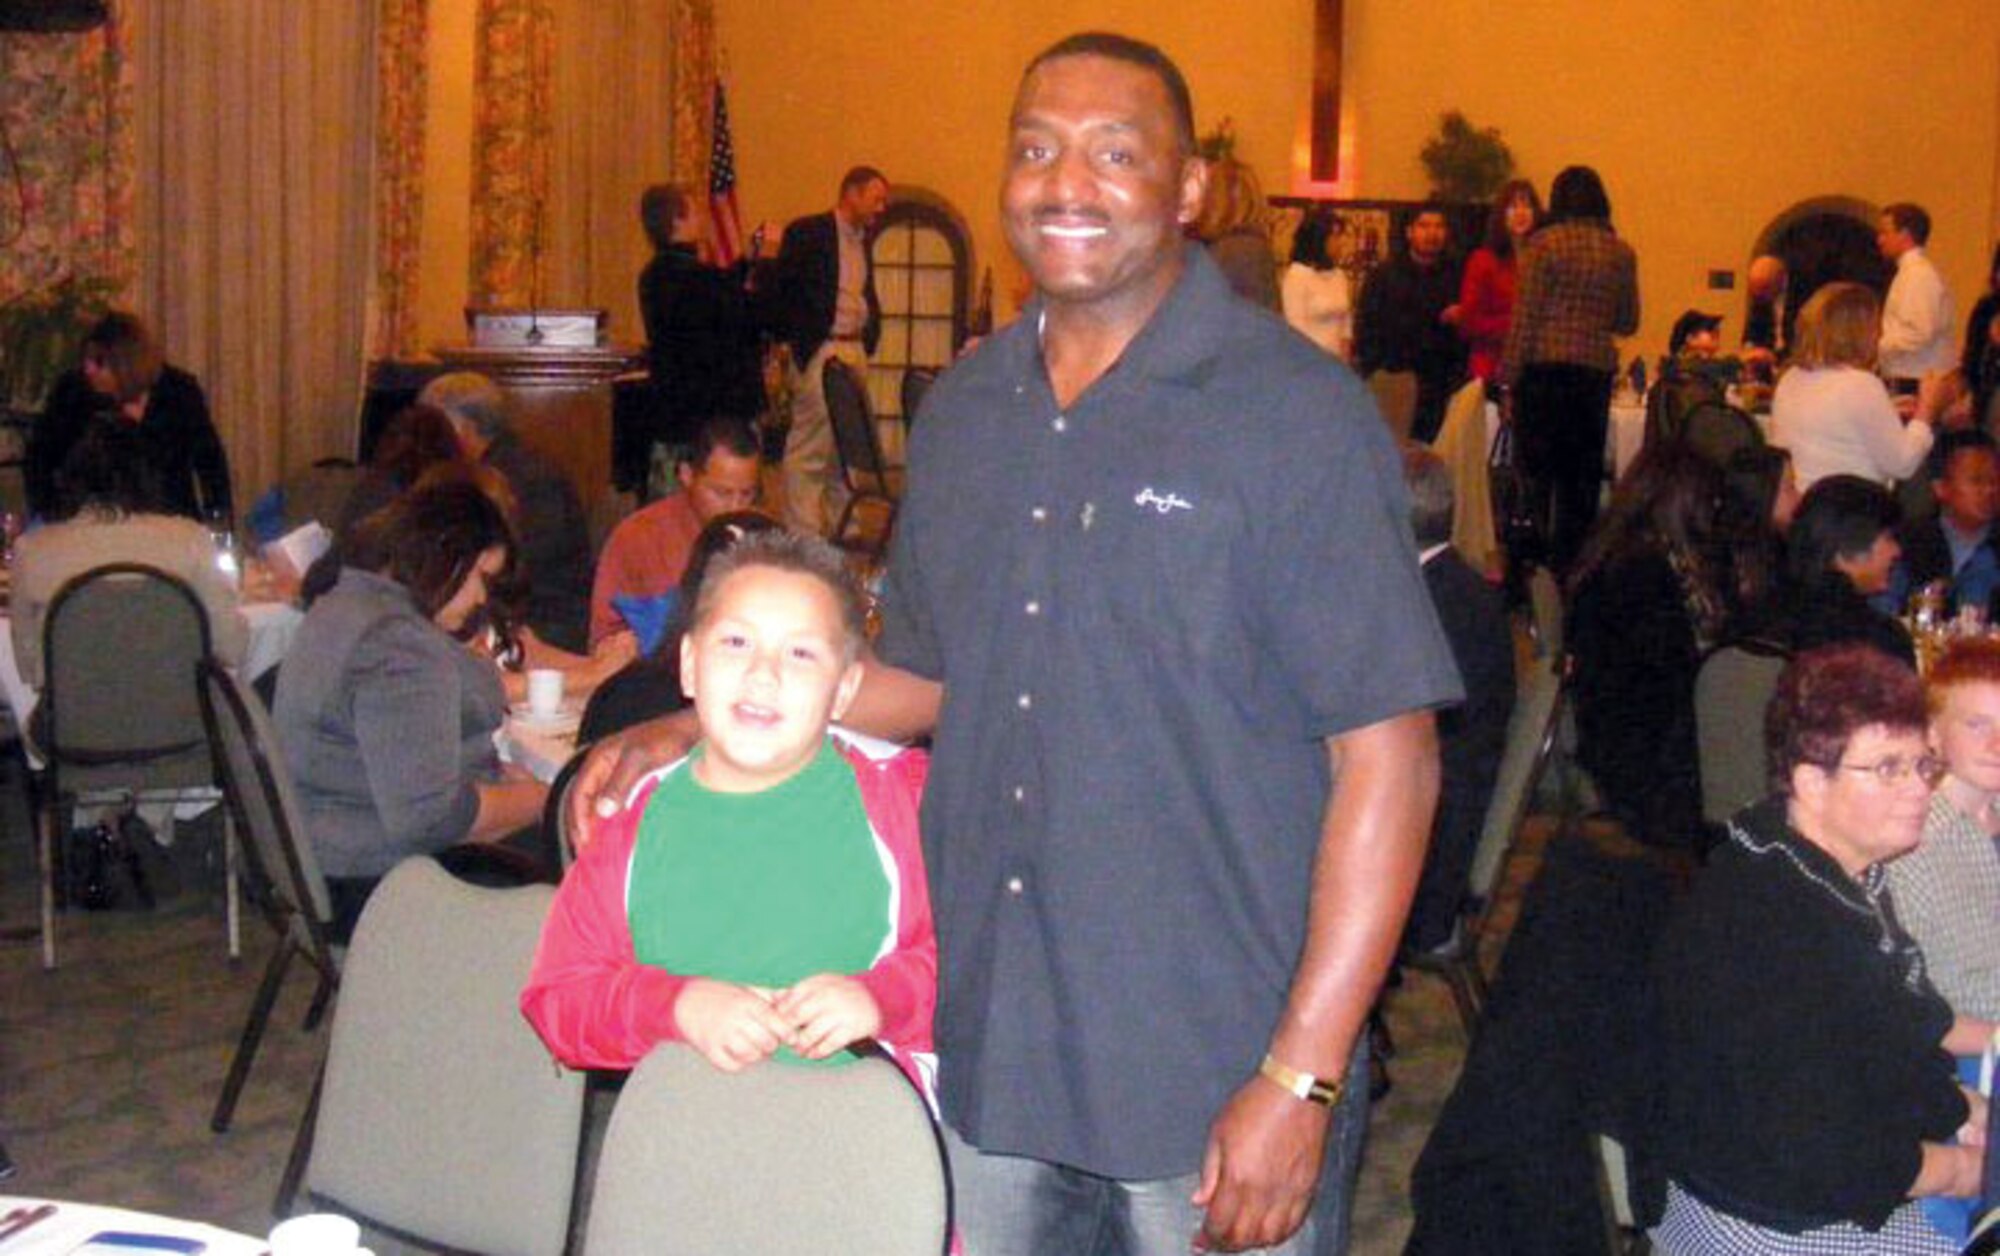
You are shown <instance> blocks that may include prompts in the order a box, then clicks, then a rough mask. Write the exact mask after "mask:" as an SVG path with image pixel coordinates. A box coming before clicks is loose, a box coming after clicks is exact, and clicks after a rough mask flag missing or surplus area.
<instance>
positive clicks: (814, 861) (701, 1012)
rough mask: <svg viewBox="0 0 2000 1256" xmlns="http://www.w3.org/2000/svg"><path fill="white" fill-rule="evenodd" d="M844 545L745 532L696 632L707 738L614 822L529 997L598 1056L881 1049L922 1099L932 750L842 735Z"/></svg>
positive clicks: (855, 628) (930, 953)
mask: <svg viewBox="0 0 2000 1256" xmlns="http://www.w3.org/2000/svg"><path fill="white" fill-rule="evenodd" d="M862 624H863V609H862V601H861V593H860V590H859V589H858V588H856V587H855V585H854V582H853V580H852V578H851V577H850V576H849V575H848V574H847V571H846V569H845V566H844V563H843V560H842V558H841V556H840V554H839V552H838V551H836V550H834V549H833V548H832V547H831V546H828V545H827V544H825V543H824V542H822V541H819V540H817V539H816V538H807V537H801V536H797V535H794V534H791V533H785V532H769V533H762V534H759V535H754V536H749V537H746V538H744V539H743V540H742V541H740V542H738V543H737V544H736V545H734V546H732V547H731V548H730V549H728V550H727V551H725V552H724V553H723V554H721V555H720V556H718V557H717V558H716V559H715V561H714V562H713V564H712V565H711V566H710V567H709V569H708V573H707V576H706V578H705V579H704V580H703V582H702V585H701V592H700V595H699V597H698V599H697V601H696V603H695V607H694V613H693V617H692V621H691V623H690V626H689V629H688V632H687V634H686V635H685V636H684V637H683V638H682V641H681V646H680V650H681V684H682V687H683V688H684V690H685V692H686V693H687V695H688V696H689V698H691V699H692V700H693V702H694V707H695V713H696V716H697V717H698V720H699V723H700V727H701V740H700V741H699V742H698V743H697V744H696V746H695V748H694V749H693V750H692V751H691V752H690V753H689V754H688V756H687V757H686V758H685V759H683V760H681V761H680V762H679V763H676V764H673V765H671V766H669V767H667V768H663V769H661V770H660V771H658V772H655V773H654V774H652V775H651V776H648V777H647V778H645V780H643V781H642V782H641V783H640V785H639V786H638V788H637V789H635V790H634V791H633V793H632V795H631V796H630V797H629V798H628V799H627V800H626V803H625V806H624V807H623V808H622V809H621V810H620V811H619V812H618V813H617V814H616V815H614V816H611V817H608V818H606V819H604V820H603V821H601V822H600V824H599V825H598V828H597V835H596V837H595V840H593V841H592V842H591V844H590V845H589V847H587V848H586V849H585V850H584V852H583V854H582V855H581V856H580V857H579V858H578V860H577V863H576V865H575V866H574V867H572V868H571V869H570V871H569V874H568V876H567V877H565V878H564V881H563V885H562V888H561V890H560V891H559V892H558V893H557V896H556V901H555V906H554V908H553V909H552V910H551V912H550V915H549V919H548V922H547V924H546V925H545V926H544V927H543V932H542V940H541V945H540V947H539V948H538V950H537V952H536V955H535V963H534V968H533V971H532V972H531V973H530V974H529V978H528V985H527V988H526V989H525V990H523V991H522V994H521V1009H522V1011H523V1012H524V1013H525V1014H526V1015H527V1017H528V1019H529V1021H530V1022H532V1023H533V1024H534V1026H535V1029H536V1031H537V1032H539V1033H540V1034H541V1036H542V1039H543V1041H544V1042H546V1043H547V1044H548V1045H549V1048H550V1049H551V1050H552V1051H554V1052H555V1054H556V1055H557V1056H558V1057H559V1058H560V1059H562V1060H563V1061H564V1062H565V1063H567V1064H570V1065H572V1066H575V1067H580V1068H631V1067H633V1066H634V1065H636V1064H637V1063H638V1062H639V1060H640V1059H642V1058H643V1057H644V1056H645V1055H646V1053H647V1052H648V1051H649V1050H651V1049H652V1047H653V1046H654V1045H655V1044H656V1043H660V1042H685V1043H687V1044H688V1045H690V1046H691V1047H693V1048H694V1049H695V1050H697V1051H699V1052H700V1053H701V1054H702V1055H703V1056H704V1057H705V1058H706V1059H707V1060H708V1061H709V1062H710V1063H712V1064H714V1065H715V1066H716V1067H717V1068H719V1069H722V1070H724V1071H726V1072H735V1071H738V1070H740V1069H744V1068H748V1067H751V1066H752V1065H755V1064H757V1063H759V1062H761V1061H763V1060H766V1059H769V1058H770V1057H771V1056H773V1055H782V1056H786V1057H788V1058H792V1059H797V1060H803V1061H808V1062H824V1061H834V1060H838V1059H841V1058H846V1055H847V1051H848V1049H849V1048H850V1047H853V1046H855V1045H856V1044H859V1043H864V1042H866V1041H868V1040H871V1039H872V1040H874V1041H876V1042H878V1043H879V1044H880V1045H881V1046H883V1047H884V1048H885V1049H887V1050H888V1051H889V1053H890V1054H891V1055H892V1056H894V1057H895V1059H896V1060H897V1062H898V1063H899V1064H900V1065H902V1067H903V1068H904V1071H905V1072H907V1073H909V1074H910V1075H911V1076H912V1077H913V1078H915V1079H916V1080H918V1082H919V1084H920V1085H921V1086H922V1087H923V1089H924V1090H925V1092H926V1093H928V1092H929V1086H928V1085H927V1084H926V1083H927V1080H928V1073H929V1072H930V1059H931V1054H930V1053H931V1050H932V1045H931V1012H932V1008H933V1005H934V1004H935V1002H936V998H937V942H936V938H935V935H934V934H933V932H932V928H931V913H930V897H929V893H928V890H927V889H926V886H925V882H924V871H923V859H922V854H921V852H920V850H919V847H918V838H917V801H918V796H919V793H920V791H921V788H922V783H923V778H924V774H925V771H926V768H927V766H928V764H927V760H926V759H925V757H924V756H923V754H922V753H921V752H918V751H908V750H899V749H898V748H896V747H893V746H887V745H883V744H881V743H875V744H874V745H873V746H872V747H867V748H864V745H863V744H862V742H861V741H860V740H859V739H849V738H847V737H845V736H844V735H842V736H830V735H829V733H828V725H829V723H830V722H831V721H833V720H835V719H838V718H839V716H840V715H841V713H842V712H843V711H845V709H846V707H847V704H848V703H849V702H850V701H851V700H852V699H853V696H854V692H855V690H856V688H858V687H859V685H860V679H861V668H860V665H859V663H858V662H857V661H856V659H857V656H858V654H859V652H860V649H861V645H862V638H863V631H862Z"/></svg>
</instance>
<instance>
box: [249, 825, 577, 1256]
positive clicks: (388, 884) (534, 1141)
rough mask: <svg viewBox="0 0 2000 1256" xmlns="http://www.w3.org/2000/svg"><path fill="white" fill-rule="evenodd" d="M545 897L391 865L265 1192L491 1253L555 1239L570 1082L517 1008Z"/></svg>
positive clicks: (372, 898)
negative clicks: (281, 1176) (284, 1155)
mask: <svg viewBox="0 0 2000 1256" xmlns="http://www.w3.org/2000/svg"><path fill="white" fill-rule="evenodd" d="M554 894H555V891H554V890H553V889H552V888H551V887H549V886H546V885H529V886H521V887H518V888H514V889H489V888H485V887H482V886H475V885H468V884H466V883H465V882H463V881H459V880H457V879H456V878H454V877H452V876H451V875H450V874H449V873H447V872H445V871H444V869H443V868H442V867H440V866H439V865H438V863H437V862H436V861H435V860H433V859H430V858H427V857H417V858H412V859H406V860H404V861H403V862H402V863H400V864H398V865H397V866H396V867H395V868H394V869H392V870H391V871H390V873H389V875H388V876H387V877H385V878H383V880H382V883H381V884H380V885H379V886H377V887H376V889H375V892H374V893H373V894H371V895H369V897H368V905H367V906H366V907H365V908H363V909H362V912H361V919H360V921H359V922H358V923H357V924H356V926H355V930H354V940H353V942H352V944H351V945H350V946H349V947H348V949H347V956H346V959H345V961H344V963H343V964H342V967H341V983H340V1002H339V1004H338V1005H337V1006H336V1007H335V1008H334V1013H333V1030H332V1033H331V1034H330V1035H329V1039H330V1040H329V1042H328V1044H327V1055H326V1062H325V1064H324V1065H323V1066H322V1069H321V1072H320V1079H319V1083H318V1086H317V1087H316V1088H315V1092H314V1099H313V1103H312V1105H311V1106H310V1107H309V1109H308V1111H307V1115H306V1120H305V1122H304V1123H303V1124H302V1125H301V1127H300V1131H299V1141H298V1143H297V1144H296V1145H295V1146H294V1149H293V1157H292V1161H293V1163H292V1165H291V1166H288V1168H287V1171H286V1180H285V1181H284V1182H283V1183H282V1184H281V1185H280V1187H279V1197H278V1201H277V1207H276V1211H277V1213H278V1215H279V1216H286V1215H289V1214H290V1212H291V1207H292V1203H293V1198H294V1187H295V1185H296V1182H297V1178H296V1176H295V1175H296V1173H297V1172H298V1170H297V1166H298V1165H299V1164H300V1163H303V1164H304V1174H303V1175H304V1186H305V1190H306V1192H307V1193H308V1194H309V1195H310V1196H311V1197H312V1198H313V1199H314V1200H315V1201H317V1202H318V1203H319V1204H321V1205H322V1206H325V1207H330V1208H333V1209H335V1210H337V1211H342V1212H347V1213H349V1214H351V1215H352V1216H353V1217H354V1218H355V1219H356V1220H358V1221H361V1222H363V1223H364V1224H367V1225H371V1226H374V1227H377V1228H379V1229H382V1230H385V1231H388V1232H390V1233H392V1234H397V1235H402V1236H406V1237H409V1238H414V1239H416V1240H418V1241H420V1242H422V1243H424V1244H427V1245H430V1246H436V1247H442V1248H446V1249H449V1250H454V1251H468V1252H486V1253H491V1254H492V1256H559V1254H560V1253H561V1252H562V1251H563V1250H564V1248H565V1245H566V1243H567V1240H568V1235H569V1227H570V1212H571V1203H572V1201H573V1200H574V1198H575V1188H576V1173H577V1152H578V1148H579V1146H580V1142H581V1137H582V1130H583V1091H584V1075H583V1074H582V1073H580V1072H577V1071H574V1070H571V1069H565V1068H560V1067H557V1066H556V1065H555V1064H554V1063H553V1062H552V1061H551V1060H550V1058H549V1053H548V1050H547V1048H545V1047H544V1046H543V1045H542V1042H541V1039H539V1038H537V1037H536V1036H535V1031H534V1030H533V1029H532V1028H530V1027H529V1025H528V1022H527V1021H526V1020H525V1019H523V1018H522V1016H521V1012H520V1007H519V1002H518V1001H519V998H520V993H521V987H522V985H523V984H525V983H526V981H527V978H528V967H529V964H530V962H531V960H532V959H533V957H534V951H535V945H536V943H537V941H538V940H539V939H540V937H541V931H542V921H543V918H544V917H546V916H547V915H548V910H549V904H550V902H551V901H552V899H553V897H554Z"/></svg>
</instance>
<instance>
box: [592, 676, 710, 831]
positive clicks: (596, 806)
mask: <svg viewBox="0 0 2000 1256" xmlns="http://www.w3.org/2000/svg"><path fill="white" fill-rule="evenodd" d="M700 735H701V730H700V728H699V727H698V726H697V725H696V724H695V722H694V712H693V711H692V710H687V711H682V712H677V713H676V714H673V715H668V716H663V717H661V718H660V719H657V720H649V721H647V722H646V723H644V724H639V725H635V726H634V727H632V728H628V729H626V730H625V731H624V732H622V733H619V734H617V735H616V736H612V737H606V738H605V739H604V740H603V741H600V742H598V743H597V744H596V745H594V746H592V747H591V748H590V757H589V758H587V759H585V760H584V761H583V766H582V767H580V768H578V769H577V770H576V776H575V777H574V778H572V779H571V781H570V790H569V807H568V811H569V814H568V816H567V817H565V819H566V823H567V827H568V829H569V833H570V841H571V842H573V843H574V844H575V846H576V848H577V850H578V851H579V852H580V851H582V850H583V848H584V847H586V846H588V845H590V839H591V838H592V837H593V836H595V829H596V824H597V820H598V818H599V817H601V816H608V815H611V814H613V813H615V812H616V811H617V810H618V808H619V805H620V804H622V803H623V802H624V801H625V798H626V796H627V795H629V794H630V793H631V792H632V787H633V786H634V785H637V784H638V783H639V778H640V777H642V776H644V775H646V773H648V772H650V771H652V770H653V769H654V768H657V767H661V766H663V765H665V764H668V763H672V762H673V761H674V760H675V759H678V758H680V757H681V756H682V755H684V754H686V753H687V752H688V750H689V749H690V748H691V747H692V746H693V745H694V743H695V741H696V739H697V738H698V737H700Z"/></svg>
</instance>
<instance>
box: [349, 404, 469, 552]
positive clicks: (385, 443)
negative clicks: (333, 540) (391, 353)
mask: <svg viewBox="0 0 2000 1256" xmlns="http://www.w3.org/2000/svg"><path fill="white" fill-rule="evenodd" d="M458 460H459V448H458V437H457V436H455V435H453V434H452V430H451V418H450V416H449V415H447V414H445V412H444V411H442V410H440V409H438V408H437V407H436V406H427V405H424V404H422V403H421V402H420V403H418V404H416V405H411V406H405V407H403V409H401V410H398V411H397V412H396V415H395V417H394V418H392V419H390V420H389V423H388V425H387V426H386V427H384V428H383V429H382V435H381V437H380V438H379V439H377V440H376V442H375V450H374V453H373V454H372V455H371V456H370V458H369V459H368V470H367V471H366V472H365V473H363V475H362V477H361V481H360V483H358V484H356V485H355V486H354V491H353V492H352V493H349V494H348V496H347V501H346V503H345V504H344V505H343V506H342V507H341V510H340V518H339V520H338V522H337V523H336V524H335V526H334V528H333V532H334V535H336V536H345V535H347V534H348V533H349V532H352V531H353V530H354V526H355V525H356V524H358V523H360V522H361V521H362V520H363V519H366V518H367V517H368V516H369V515H372V514H374V513H375V512H376V511H378V510H380V509H382V507H384V506H386V505H388V504H389V503H390V502H392V501H395V500H396V499H397V498H398V497H400V496H402V495H403V494H404V493H406V492H408V491H409V490H410V487H411V486H412V485H414V484H415V483H416V482H417V481H418V479H420V478H421V477H422V476H423V474H424V472H425V471H428V470H429V469H430V468H432V467H434V466H437V465H439V464H440V463H450V462H456V461H458Z"/></svg>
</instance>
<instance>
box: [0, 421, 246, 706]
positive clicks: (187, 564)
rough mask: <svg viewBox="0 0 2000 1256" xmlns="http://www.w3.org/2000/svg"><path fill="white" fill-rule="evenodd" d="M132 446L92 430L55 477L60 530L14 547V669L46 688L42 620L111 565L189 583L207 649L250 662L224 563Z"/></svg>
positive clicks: (40, 531)
mask: <svg viewBox="0 0 2000 1256" xmlns="http://www.w3.org/2000/svg"><path fill="white" fill-rule="evenodd" d="M124 441H125V437H124V435H123V434H122V433H120V432H117V431H116V430H114V429H112V428H111V427H109V426H108V425H94V426H93V427H92V428H91V429H90V430H89V431H87V432H86V433H85V434H84V435H83V437H82V439H81V440H79V441H78V442H77V443H76V444H75V445H74V446H72V447H71V449H70V451H69V456H68V458H67V459H65V460H64V462H63V466H62V472H61V474H60V475H59V476H58V477H57V480H56V484H57V485H58V486H59V487H58V489H57V491H56V497H55V504H54V505H53V506H52V510H53V511H54V514H55V517H56V518H57V519H58V522H55V523H50V524H47V525H45V526H43V527H40V528H36V529H35V530H34V531H32V532H29V533H27V534H26V535H25V536H23V537H22V538H21V539H20V541H19V542H17V543H16V545H15V547H14V570H13V581H14V582H13V592H12V595H11V596H12V606H11V610H12V614H13V622H12V624H11V626H10V627H11V631H12V633H13V638H14V659H15V662H16V663H17V664H18V665H19V666H20V669H21V679H22V680H24V681H26V682H27V683H28V685H29V686H30V687H31V688H36V689H39V688H41V685H42V619H43V617H44V615H46V614H47V612H48V607H49V603H50V602H52V601H53V600H54V599H55V596H56V594H57V592H59V591H60V590H61V589H62V587H63V586H64V585H65V584H68V583H69V582H70V581H71V580H73V579H75V578H76V577H78V576H80V575H82V574H83V573H84V572H86V571H89V570H91V569H92V568H96V567H103V566H105V565H107V564H109V563H144V564H145V565H146V566H148V567H157V568H159V569H160V570H161V571H164V572H166V573H167V574H168V575H170V576H177V577H179V578H180V579H181V580H183V581H186V582H187V585H188V587H189V588H191V589H193V590H194V594H195V596H196V597H198V598H200V599H201V604H202V609H204V610H205V611H207V612H208V635H209V646H210V648H211V649H212V650H213V651H214V653H215V656H216V657H217V658H218V659H220V660H221V661H222V662H224V663H226V664H228V665H230V666H235V665H236V664H237V663H239V662H241V661H242V659H243V650H244V647H245V645H246V643H247V642H248V640H249V628H248V627H247V625H245V624H244V622H243V617H242V616H241V615H240V614H238V613H237V610H236V588H235V586H234V585H233V584H232V583H231V582H230V580H229V578H228V577H227V576H225V575H224V574H223V572H222V568H221V567H220V566H219V565H218V563H217V561H216V551H215V541H214V538H212V537H211V536H210V535H209V533H208V529H206V528H204V527H203V526H202V525H201V524H199V523H196V522H195V521H194V520H192V519H188V518H184V517H182V516H178V515H175V514H173V513H171V512H169V511H168V510H167V509H166V503H165V501H164V500H163V498H162V495H161V493H160V491H159V485H158V482H157V481H156V479H155V478H154V476H153V470H152V467H151V465H150V464H148V463H146V462H145V461H143V460H138V459H134V458H131V457H129V456H127V451H126V450H125V449H124Z"/></svg>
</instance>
